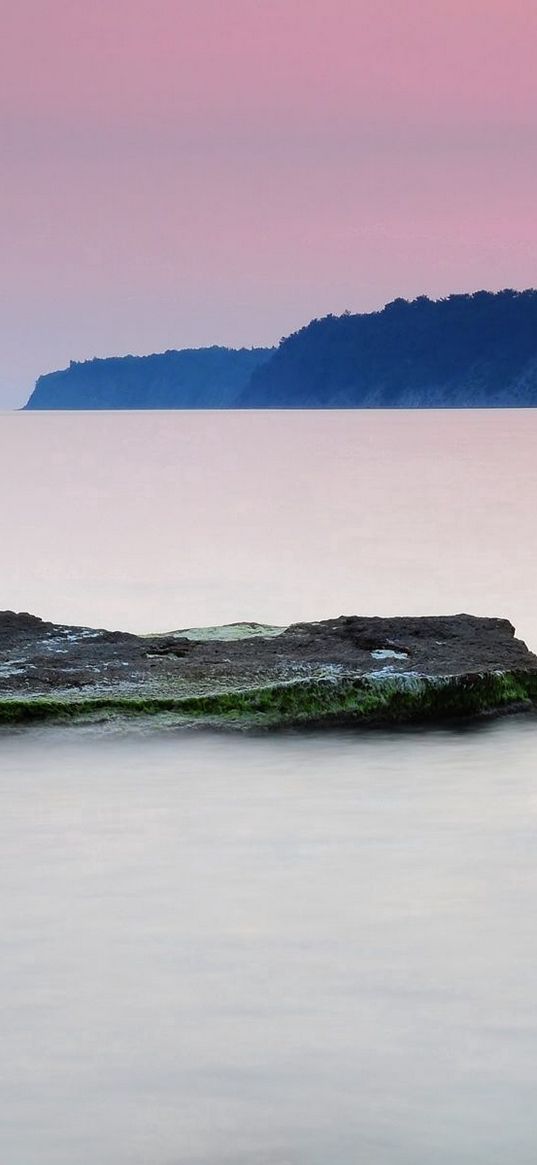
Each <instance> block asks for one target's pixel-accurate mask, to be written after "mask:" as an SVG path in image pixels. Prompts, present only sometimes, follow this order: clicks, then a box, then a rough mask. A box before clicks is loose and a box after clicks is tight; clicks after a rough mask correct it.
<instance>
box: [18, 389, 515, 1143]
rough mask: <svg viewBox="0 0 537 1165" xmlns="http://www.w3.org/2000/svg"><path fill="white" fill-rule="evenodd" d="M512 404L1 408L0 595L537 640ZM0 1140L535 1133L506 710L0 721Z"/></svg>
mask: <svg viewBox="0 0 537 1165" xmlns="http://www.w3.org/2000/svg"><path fill="white" fill-rule="evenodd" d="M536 447H537V414H536V413H534V412H531V411H528V412H504V411H501V412H496V413H481V412H467V413H450V412H444V413H403V412H401V413H308V414H301V413H285V414H283V413H275V414H267V413H253V414H234V413H223V414H210V413H174V414H166V413H154V414H151V413H150V414H147V413H140V414H122V413H120V414H102V413H101V414H80V413H77V414H21V415H9V416H3V417H0V479H1V484H2V490H3V498H4V506H3V518H2V531H1V533H2V572H1V578H0V592H1V597H0V608H2V607H4V608H6V607H11V608H15V609H18V610H23V609H27V610H30V611H33V612H34V613H36V614H39V615H41V616H43V617H44V618H47V619H53V620H57V621H62V622H73V623H85V624H90V625H91V624H93V625H103V626H109V627H121V628H125V629H133V630H139V631H144V630H166V629H171V628H178V627H185V626H199V625H202V624H213V623H218V622H225V621H230V620H243V619H257V620H260V621H267V622H275V623H281V624H284V623H288V622H289V621H291V620H295V619H303V618H322V617H323V616H333V615H337V614H340V613H347V614H351V613H356V614H360V613H363V614H375V613H378V614H405V613H413V614H422V613H426V612H427V613H431V614H433V613H446V614H449V613H453V612H456V611H461V610H466V611H470V612H472V613H476V614H488V615H503V616H507V617H508V618H511V619H512V621H513V622H514V623H515V624H516V626H517V629H518V630H519V632H520V633H521V634H522V636H523V637H524V638H525V639H526V640H527V641H528V642H529V644H530V646H533V647H534V648H535V647H537V603H536V600H535V589H536V588H535V582H536V569H535V567H536V555H535V513H536V509H537V458H536V455H535V454H536ZM0 795H1V812H0V862H1V875H2V886H3V894H2V899H1V902H2V919H1V925H0V1004H1V1008H2V1024H1V1030H2V1071H1V1075H0V1161H1V1162H2V1165H3V1163H4V1162H5V1163H6V1165H506V1162H507V1161H510V1160H513V1161H515V1162H516V1165H534V1162H535V1159H536V1156H537V1131H536V1123H535V1115H534V1095H535V1089H536V1086H537V1068H536V1064H537V1040H536V1035H537V1031H536V1027H537V1015H536V1005H535V968H536V966H537V927H536V925H535V917H536V914H537V861H536V853H537V844H536V843H537V720H535V719H533V718H513V719H509V720H503V721H498V722H496V723H493V724H488V725H486V726H485V727H483V728H480V729H477V730H468V731H465V732H459V731H446V732H435V731H431V732H426V733H418V732H404V733H399V734H392V735H390V734H386V733H382V732H373V733H369V734H367V733H361V734H360V733H357V734H352V733H348V734H340V733H334V734H329V735H304V736H301V735H299V734H287V735H280V736H275V737H271V736H269V735H267V736H263V735H261V736H258V737H233V736H226V735H221V736H218V735H211V734H207V733H203V732H199V733H195V734H193V735H190V734H187V733H184V732H175V731H169V732H167V733H163V732H161V731H155V730H153V729H151V728H149V729H142V728H139V729H138V730H137V731H130V732H125V731H117V732H115V731H113V730H112V729H110V728H108V729H106V730H105V729H104V728H103V729H102V730H99V729H98V728H91V729H83V728H76V729H69V730H68V729H64V730H59V729H52V728H49V729H41V730H32V731H26V732H16V733H11V732H10V733H4V734H2V735H0Z"/></svg>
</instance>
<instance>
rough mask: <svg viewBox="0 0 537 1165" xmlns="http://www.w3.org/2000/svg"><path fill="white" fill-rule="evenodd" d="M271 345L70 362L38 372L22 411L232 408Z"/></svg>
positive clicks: (193, 349)
mask: <svg viewBox="0 0 537 1165" xmlns="http://www.w3.org/2000/svg"><path fill="white" fill-rule="evenodd" d="M271 351H272V349H270V348H240V349H233V348H217V347H215V348H191V349H187V348H185V349H183V350H182V351H177V352H175V351H170V352H163V353H161V354H159V355H155V356H118V357H111V358H110V359H103V360H86V361H85V362H84V363H71V364H70V366H69V368H65V369H64V370H63V371H61V372H50V373H48V374H47V375H46V376H40V377H39V380H38V381H37V384H36V386H35V389H34V391H33V393H32V395H31V397H30V399H29V401H28V404H27V405H26V408H27V409H217V408H233V407H234V406H235V404H236V401H237V398H238V397H239V395H240V394H241V392H242V390H243V389H244V388H245V386H246V385H247V383H248V381H249V379H250V376H251V374H252V372H253V371H254V369H256V368H257V367H258V366H259V365H260V364H262V363H263V362H264V361H265V360H267V359H268V357H269V356H270V355H271Z"/></svg>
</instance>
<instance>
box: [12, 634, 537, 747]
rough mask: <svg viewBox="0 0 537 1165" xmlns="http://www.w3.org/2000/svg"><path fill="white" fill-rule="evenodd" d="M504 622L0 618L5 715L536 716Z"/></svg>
mask: <svg viewBox="0 0 537 1165" xmlns="http://www.w3.org/2000/svg"><path fill="white" fill-rule="evenodd" d="M535 700H537V656H535V655H533V654H532V653H531V652H530V651H529V650H528V648H527V647H526V645H525V644H524V643H523V642H522V641H521V640H519V639H516V638H515V634H514V628H513V627H512V625H511V624H510V623H509V622H508V621H507V620H505V619H481V618H477V617H475V616H471V615H454V616H449V617H440V616H435V617H430V618H429V617H427V618H393V619H382V618H359V617H357V616H342V617H340V618H338V619H326V620H323V621H322V622H318V623H295V624H293V625H292V626H290V627H286V628H273V627H266V626H264V625H260V624H252V623H241V624H237V625H235V626H233V625H232V626H231V627H229V626H228V627H225V628H221V629H218V628H211V629H207V628H201V629H195V630H184V631H176V632H172V633H170V634H167V635H155V636H138V635H131V634H128V633H126V632H120V631H104V630H93V629H90V628H85V627H69V626H63V625H57V624H53V623H45V622H43V621H42V620H41V619H39V618H37V617H36V616H33V615H28V614H16V613H14V612H12V611H5V612H3V613H0V721H2V722H4V723H13V722H18V721H32V720H44V719H52V720H54V719H57V720H72V719H74V718H77V719H93V720H95V719H103V718H104V719H110V718H116V717H120V718H126V717H132V716H153V717H157V718H158V719H160V720H161V721H163V722H166V723H173V724H208V725H214V726H228V727H237V728H242V727H268V728H274V727H280V726H284V725H289V726H297V727H298V726H306V725H315V726H327V727H328V726H330V725H341V724H347V725H352V724H375V725H376V724H379V725H387V724H398V723H405V722H413V721H414V722H427V721H429V722H431V721H432V722H439V721H443V720H446V719H458V718H469V717H470V718H472V717H477V716H482V715H490V714H493V713H499V712H502V711H510V710H514V709H522V708H532V707H533V706H534V701H535Z"/></svg>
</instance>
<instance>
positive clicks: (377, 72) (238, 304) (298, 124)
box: [0, 0, 537, 408]
mask: <svg viewBox="0 0 537 1165" xmlns="http://www.w3.org/2000/svg"><path fill="white" fill-rule="evenodd" d="M536 44H537V4H536V3H535V0H91V4H90V3H88V0H17V2H16V3H15V0H0V151H1V159H2V165H1V170H0V256H1V282H0V288H1V298H2V303H1V311H0V407H3V408H10V407H13V406H17V405H19V404H21V403H22V402H23V401H24V400H25V399H26V398H27V396H28V395H29V393H30V391H31V388H32V386H33V382H34V380H35V378H36V377H37V376H38V375H39V374H40V373H42V372H47V371H50V370H52V369H55V368H60V367H64V366H65V365H66V364H68V363H69V361H70V360H82V359H88V358H90V357H92V356H106V355H114V354H124V353H145V352H153V351H161V350H164V349H166V348H178V347H186V346H192V347H198V346H202V345H205V344H212V343H220V344H230V345H234V346H242V345H246V346H250V345H257V344H272V343H277V342H278V341H279V339H280V337H281V336H282V335H284V334H286V333H288V332H290V331H294V330H296V328H298V327H300V326H302V325H303V324H304V323H306V322H307V321H308V320H309V319H310V318H312V317H314V316H322V315H325V314H326V313H328V312H330V311H332V312H341V311H344V310H346V309H348V310H351V311H369V310H374V309H376V308H378V307H380V306H382V305H383V304H384V303H385V302H386V301H388V300H390V299H393V298H395V297H396V296H398V295H404V296H409V297H413V296H415V295H419V294H423V293H424V294H429V295H431V296H434V297H437V296H441V295H446V294H449V293H450V292H453V291H468V290H475V289H477V288H481V287H485V288H489V289H493V290H494V289H499V288H502V287H519V288H523V287H528V286H532V285H535V283H536V282H537V215H536V213H535V207H536V204H537V199H536V196H537V69H536V68H535V46H536Z"/></svg>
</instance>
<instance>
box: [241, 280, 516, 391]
mask: <svg viewBox="0 0 537 1165" xmlns="http://www.w3.org/2000/svg"><path fill="white" fill-rule="evenodd" d="M239 403H240V405H241V406H242V407H244V408H256V407H265V408H266V407H272V408H349V407H351V408H352V407H357V408H368V407H370V408H397V407H405V408H413V407H416V408H442V407H459V408H463V407H487V406H489V407H494V406H510V405H512V406H517V405H536V404H537V292H536V291H522V292H517V291H501V292H499V293H497V294H492V293H490V292H485V291H478V292H476V293H475V294H474V295H451V296H449V298H448V299H442V300H438V301H433V300H430V299H427V298H426V297H425V296H421V297H420V298H419V299H415V300H413V301H412V302H408V301H407V300H404V299H396V300H395V301H394V302H393V303H389V304H388V305H387V306H386V307H385V308H384V309H383V310H382V311H378V312H372V313H371V314H368V315H349V314H345V315H343V316H327V317H326V318H325V319H321V320H313V321H312V323H310V324H308V326H307V327H305V328H302V329H301V331H299V332H295V333H294V335H292V336H289V338H288V339H286V340H283V341H282V343H281V344H280V347H279V348H278V350H277V352H276V353H275V354H274V356H273V357H272V358H271V359H270V360H269V361H268V362H267V363H266V364H264V365H263V366H262V367H260V368H258V369H257V370H256V371H255V372H254V373H253V374H252V378H251V381H250V383H249V385H248V387H247V388H246V389H245V391H244V392H243V394H242V396H241V398H240V402H239Z"/></svg>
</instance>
